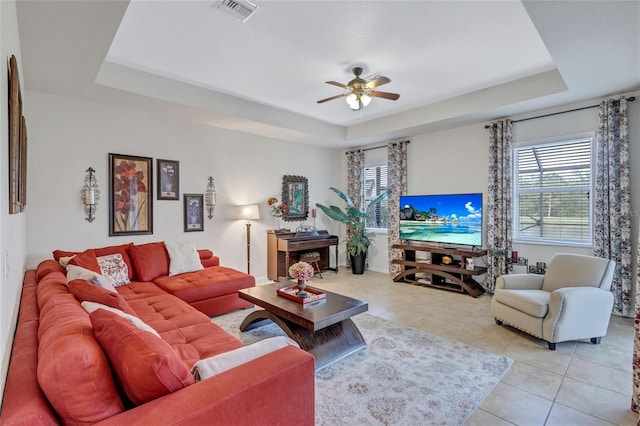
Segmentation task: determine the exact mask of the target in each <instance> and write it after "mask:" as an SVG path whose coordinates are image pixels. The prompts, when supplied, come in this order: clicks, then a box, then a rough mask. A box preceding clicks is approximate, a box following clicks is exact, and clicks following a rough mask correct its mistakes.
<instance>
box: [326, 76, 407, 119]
mask: <svg viewBox="0 0 640 426" xmlns="http://www.w3.org/2000/svg"><path fill="white" fill-rule="evenodd" d="M353 74H355V76H356V78H354V79H353V80H351V81H350V82H349V83H347V84H342V83H338V82H337V81H326V82H325V83H327V84H331V85H333V86H338V87H342V88H343V89H347V90H348V92H345V93H342V94H341V95H336V96H331V97H329V98H326V99H321V100H319V101H318V103H319V104H321V103H324V102H327V101H331V100H333V99H338V98H342V97H346V98H347V99H346V100H347V103H348V104H349V106H350V107H351V109H352V110H354V111H358V110H360V109H362V108H364V107H366V106H367V105H369V102H371V98H372V97H374V98H384V99H390V100H392V101H395V100H397V99H398V98H399V97H400V95H399V94H397V93H389V92H380V91H376V90H373V89H375V88H376V87H378V86H382V85H383V84H387V83H389V82H390V81H391V80H390V79H389V78H387V77H384V76H380V77H377V78H375V79H373V80H371V81H369V82H367V81H366V80H365V79H363V78H362V77H360V74H362V68H361V67H355V68H354V69H353Z"/></svg>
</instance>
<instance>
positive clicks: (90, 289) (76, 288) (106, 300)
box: [68, 280, 136, 315]
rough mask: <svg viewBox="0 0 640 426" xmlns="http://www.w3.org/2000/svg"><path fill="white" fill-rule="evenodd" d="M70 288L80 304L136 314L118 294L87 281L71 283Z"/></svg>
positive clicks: (73, 281)
mask: <svg viewBox="0 0 640 426" xmlns="http://www.w3.org/2000/svg"><path fill="white" fill-rule="evenodd" d="M68 286H69V291H70V292H71V294H73V296H74V297H75V298H76V299H77V300H78V302H85V301H86V302H95V303H101V304H103V305H107V306H110V307H112V308H115V309H120V310H121V311H123V312H124V313H127V314H129V315H135V314H136V313H135V312H134V310H133V309H131V306H129V304H128V303H127V301H126V300H124V299H123V297H122V296H120V294H118V293H117V292H114V291H109V290H106V289H104V288H102V287H99V286H97V285H95V284H91V283H90V282H88V281H86V280H72V281H69V284H68Z"/></svg>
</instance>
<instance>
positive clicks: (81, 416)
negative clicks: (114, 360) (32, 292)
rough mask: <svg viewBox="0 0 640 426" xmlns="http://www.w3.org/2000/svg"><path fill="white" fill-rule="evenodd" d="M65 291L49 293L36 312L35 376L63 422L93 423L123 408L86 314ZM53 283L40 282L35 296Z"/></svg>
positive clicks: (105, 359)
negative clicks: (37, 321) (36, 356)
mask: <svg viewBox="0 0 640 426" xmlns="http://www.w3.org/2000/svg"><path fill="white" fill-rule="evenodd" d="M58 284H59V285H58V286H57V287H58V288H64V289H65V293H64V294H62V293H50V292H49V293H48V296H49V297H50V298H49V300H48V301H47V303H45V305H44V306H43V307H42V308H41V310H40V326H39V328H38V341H39V345H38V349H37V350H38V367H37V376H38V383H39V385H40V388H41V389H42V391H43V392H44V394H45V395H46V396H47V399H48V400H49V402H50V403H51V405H52V406H53V408H54V409H55V411H56V412H57V413H58V415H59V416H60V420H61V421H62V422H63V423H65V424H93V423H96V422H99V421H101V420H104V419H106V418H108V417H111V416H114V415H116V414H118V413H120V412H122V411H124V405H123V404H122V401H121V399H120V395H119V394H118V391H117V389H116V386H115V383H114V381H113V376H112V373H111V369H110V367H109V362H108V361H107V358H106V356H105V354H104V351H103V350H102V348H101V347H100V344H99V343H98V341H97V340H96V338H95V336H94V334H93V329H92V327H91V322H90V320H89V315H88V314H87V313H86V312H85V311H84V309H82V307H81V306H80V305H79V304H78V301H77V300H75V299H74V298H73V296H72V295H71V294H69V293H68V292H67V291H66V282H64V281H62V282H59V283H58ZM55 287H56V286H55V285H54V284H53V283H52V284H50V285H45V286H43V285H42V283H39V284H38V288H37V292H38V297H39V298H41V297H40V293H41V292H42V291H43V290H45V289H49V290H50V289H52V288H55Z"/></svg>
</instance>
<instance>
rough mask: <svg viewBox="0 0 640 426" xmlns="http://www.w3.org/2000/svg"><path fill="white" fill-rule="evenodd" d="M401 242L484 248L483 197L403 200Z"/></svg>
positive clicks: (427, 196) (430, 196) (464, 195)
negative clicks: (403, 240)
mask: <svg viewBox="0 0 640 426" xmlns="http://www.w3.org/2000/svg"><path fill="white" fill-rule="evenodd" d="M400 238H402V239H406V240H414V241H429V242H436V243H443V244H456V245H457V244H459V245H471V246H481V245H482V194H451V195H409V196H403V197H400Z"/></svg>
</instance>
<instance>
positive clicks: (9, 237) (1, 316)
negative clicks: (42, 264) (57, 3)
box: [0, 0, 31, 398]
mask: <svg viewBox="0 0 640 426" xmlns="http://www.w3.org/2000/svg"><path fill="white" fill-rule="evenodd" d="M0 52H1V55H0V57H2V59H3V61H4V65H3V66H0V99H1V100H2V102H0V129H2V131H0V153H1V155H0V159H1V160H2V161H0V286H1V287H0V288H1V290H0V351H1V352H2V365H1V370H0V398H2V395H3V394H4V384H5V380H6V372H7V369H8V367H9V357H10V355H11V347H12V344H13V331H14V328H15V321H16V317H17V315H18V304H19V299H20V293H21V289H22V277H23V275H24V270H25V232H26V215H25V214H24V213H20V214H12V215H10V214H9V213H8V212H9V207H8V200H9V195H8V194H7V189H8V188H9V182H8V179H9V172H8V170H7V167H8V163H9V160H8V152H9V142H8V141H9V135H8V132H7V130H6V129H8V127H9V123H8V121H9V120H8V112H7V105H8V99H9V98H8V87H7V86H8V80H7V77H8V73H7V65H6V64H8V63H9V57H10V56H11V55H15V56H16V58H17V60H18V69H19V72H18V74H20V75H22V66H21V64H22V61H21V55H20V40H19V36H18V19H17V15H16V4H15V2H14V1H11V0H7V1H2V2H0ZM20 83H21V85H22V88H23V89H24V83H23V80H22V79H21V82H20ZM22 93H23V94H24V90H23V91H22ZM23 111H24V114H25V116H26V117H27V120H29V117H30V115H29V113H30V109H29V105H26V104H25V105H24V108H23ZM28 208H31V206H27V209H28ZM5 256H6V260H7V263H6V264H4V262H3V259H5Z"/></svg>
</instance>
